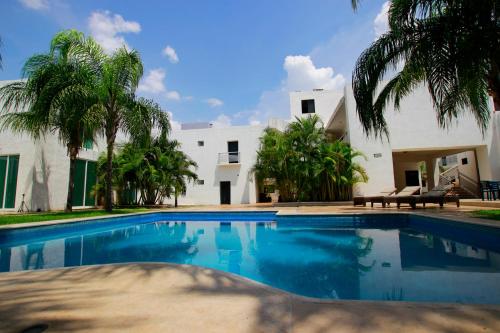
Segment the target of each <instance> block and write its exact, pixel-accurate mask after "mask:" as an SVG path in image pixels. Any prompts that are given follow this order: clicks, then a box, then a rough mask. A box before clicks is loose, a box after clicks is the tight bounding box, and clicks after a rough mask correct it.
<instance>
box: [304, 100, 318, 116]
mask: <svg viewBox="0 0 500 333" xmlns="http://www.w3.org/2000/svg"><path fill="white" fill-rule="evenodd" d="M315 111H316V110H315V107H314V99H305V100H303V101H302V113H315Z"/></svg>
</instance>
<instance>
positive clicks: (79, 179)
mask: <svg viewBox="0 0 500 333" xmlns="http://www.w3.org/2000/svg"><path fill="white" fill-rule="evenodd" d="M96 166H97V164H96V162H94V161H86V160H80V159H77V160H76V169H75V176H74V183H75V184H74V187H73V206H75V207H77V206H95V199H96V196H95V193H94V191H93V187H94V186H95V184H96V181H97V172H96V171H97V170H96V169H97V168H96Z"/></svg>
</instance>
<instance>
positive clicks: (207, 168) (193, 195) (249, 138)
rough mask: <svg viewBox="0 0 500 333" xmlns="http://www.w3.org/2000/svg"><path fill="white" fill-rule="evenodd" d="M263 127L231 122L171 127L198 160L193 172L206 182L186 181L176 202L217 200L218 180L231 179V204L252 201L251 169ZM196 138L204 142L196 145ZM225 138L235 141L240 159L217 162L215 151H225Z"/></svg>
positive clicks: (254, 193) (182, 148)
mask: <svg viewBox="0 0 500 333" xmlns="http://www.w3.org/2000/svg"><path fill="white" fill-rule="evenodd" d="M263 130H264V126H232V127H227V128H206V129H195V130H174V131H172V139H175V140H178V141H179V142H180V143H181V150H182V151H184V152H185V153H186V154H187V155H188V156H189V157H191V158H192V159H193V160H194V161H195V162H196V163H197V164H198V169H197V170H196V173H197V174H198V178H199V179H202V180H204V182H205V184H204V185H197V184H190V185H188V189H187V191H186V196H185V197H180V198H179V204H181V205H182V204H220V182H221V181H230V182H231V204H245V203H255V202H256V200H257V193H256V181H255V178H254V176H253V174H251V169H252V167H253V165H254V164H255V161H256V156H257V150H258V148H259V137H260V136H261V135H262V133H263ZM198 141H204V146H203V147H199V146H198ZM228 141H238V148H239V151H240V162H241V163H239V164H228V165H218V164H217V163H218V154H219V153H224V152H227V142H228ZM168 202H171V200H170V201H168Z"/></svg>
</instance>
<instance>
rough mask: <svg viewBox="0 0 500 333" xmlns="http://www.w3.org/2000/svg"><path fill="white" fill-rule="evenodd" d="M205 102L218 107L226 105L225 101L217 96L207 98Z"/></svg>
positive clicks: (212, 106)
mask: <svg viewBox="0 0 500 333" xmlns="http://www.w3.org/2000/svg"><path fill="white" fill-rule="evenodd" d="M205 103H207V104H208V105H210V107H211V108H216V107H219V106H222V105H224V102H223V101H222V100H220V99H218V98H215V97H212V98H209V99H206V100H205Z"/></svg>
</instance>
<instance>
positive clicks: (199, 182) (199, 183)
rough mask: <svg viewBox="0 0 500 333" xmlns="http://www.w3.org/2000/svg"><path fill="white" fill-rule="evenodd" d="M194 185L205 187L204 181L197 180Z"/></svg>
mask: <svg viewBox="0 0 500 333" xmlns="http://www.w3.org/2000/svg"><path fill="white" fill-rule="evenodd" d="M196 183H197V184H198V185H205V181H204V180H203V179H198V180H197V181H196Z"/></svg>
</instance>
